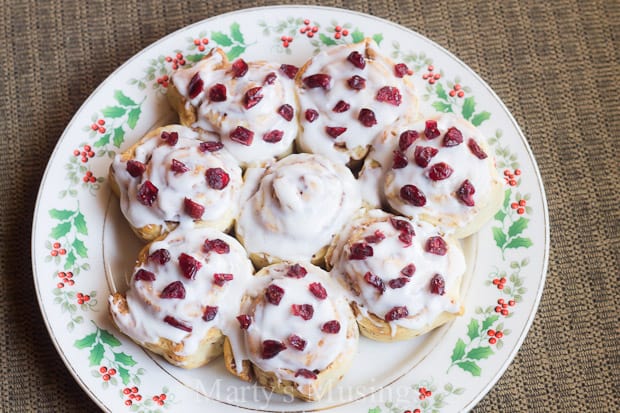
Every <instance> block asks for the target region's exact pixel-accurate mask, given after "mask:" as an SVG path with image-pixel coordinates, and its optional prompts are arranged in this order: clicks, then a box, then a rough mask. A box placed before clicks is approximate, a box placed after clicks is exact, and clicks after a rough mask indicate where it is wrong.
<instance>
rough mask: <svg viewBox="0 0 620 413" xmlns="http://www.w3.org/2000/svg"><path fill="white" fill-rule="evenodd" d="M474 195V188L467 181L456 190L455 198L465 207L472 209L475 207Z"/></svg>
mask: <svg viewBox="0 0 620 413" xmlns="http://www.w3.org/2000/svg"><path fill="white" fill-rule="evenodd" d="M475 193H476V188H474V186H473V185H472V184H471V182H469V179H466V180H464V181H463V183H462V184H461V186H460V187H459V189H457V190H456V197H457V198H458V199H459V200H460V201H461V202H462V203H464V204H465V205H467V206H470V207H473V206H474V205H475V202H474V194H475Z"/></svg>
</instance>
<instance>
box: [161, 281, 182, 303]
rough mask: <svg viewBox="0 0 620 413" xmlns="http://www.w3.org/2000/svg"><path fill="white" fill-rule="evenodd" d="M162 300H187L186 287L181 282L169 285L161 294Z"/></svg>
mask: <svg viewBox="0 0 620 413" xmlns="http://www.w3.org/2000/svg"><path fill="white" fill-rule="evenodd" d="M159 297H160V298H178V299H180V300H182V299H184V298H185V286H184V285H183V283H182V282H181V281H175V282H171V283H170V284H168V285H167V286H166V287H165V288H164V289H163V290H162V291H161V294H159Z"/></svg>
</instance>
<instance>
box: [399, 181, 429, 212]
mask: <svg viewBox="0 0 620 413" xmlns="http://www.w3.org/2000/svg"><path fill="white" fill-rule="evenodd" d="M400 197H401V198H402V200H403V201H405V202H406V203H408V204H411V205H413V206H418V207H421V206H424V205H426V196H425V195H424V193H423V192H422V191H421V190H420V188H418V187H417V186H415V185H405V186H403V187H402V188H400Z"/></svg>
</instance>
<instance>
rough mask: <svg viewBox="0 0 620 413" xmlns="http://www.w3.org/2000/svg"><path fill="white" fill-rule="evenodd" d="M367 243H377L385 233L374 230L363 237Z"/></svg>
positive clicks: (383, 237) (382, 238)
mask: <svg viewBox="0 0 620 413" xmlns="http://www.w3.org/2000/svg"><path fill="white" fill-rule="evenodd" d="M364 239H365V240H366V242H367V243H369V244H378V243H380V242H381V241H383V240H384V239H385V234H384V233H383V232H381V231H379V230H376V231H375V233H374V234H372V235H367V236H365V237H364Z"/></svg>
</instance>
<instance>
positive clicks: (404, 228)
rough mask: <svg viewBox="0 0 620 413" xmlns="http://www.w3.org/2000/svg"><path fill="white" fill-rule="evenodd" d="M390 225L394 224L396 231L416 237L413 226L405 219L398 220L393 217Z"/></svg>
mask: <svg viewBox="0 0 620 413" xmlns="http://www.w3.org/2000/svg"><path fill="white" fill-rule="evenodd" d="M390 224H392V226H393V227H394V229H397V230H399V231H400V232H405V233H407V234H411V235H415V231H414V229H413V225H411V223H410V222H408V221H405V220H404V219H396V218H393V217H391V218H390Z"/></svg>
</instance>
